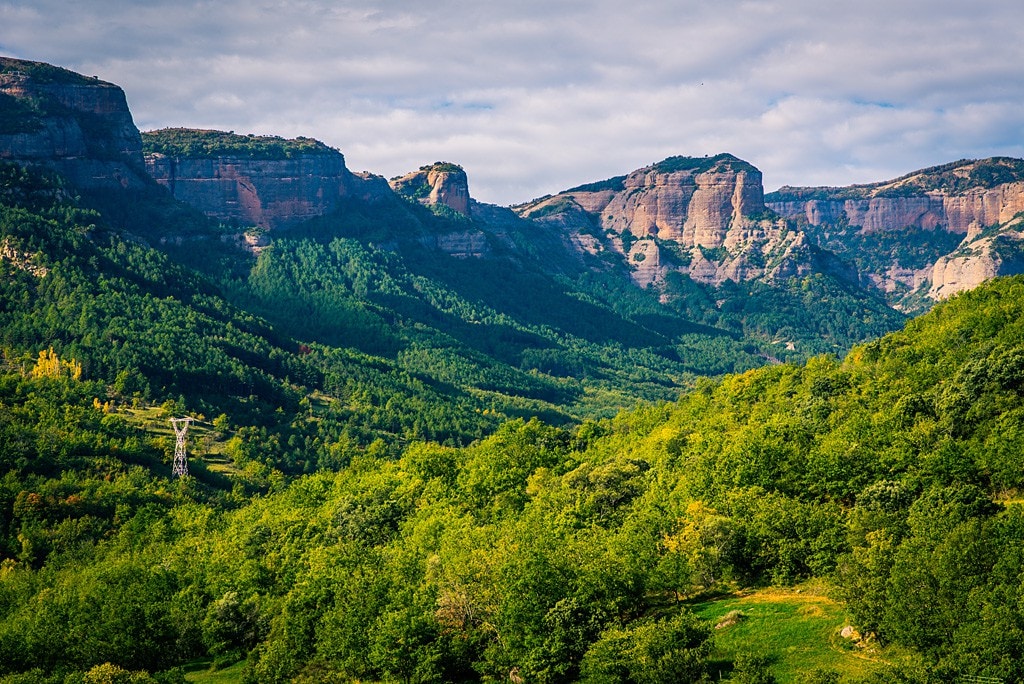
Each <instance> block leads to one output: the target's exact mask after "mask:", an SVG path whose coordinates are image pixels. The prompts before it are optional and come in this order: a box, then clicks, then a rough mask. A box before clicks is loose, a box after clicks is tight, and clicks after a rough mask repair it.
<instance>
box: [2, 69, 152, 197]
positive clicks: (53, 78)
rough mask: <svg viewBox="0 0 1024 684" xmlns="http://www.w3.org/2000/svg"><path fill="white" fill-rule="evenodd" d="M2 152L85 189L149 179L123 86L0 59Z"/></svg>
mask: <svg viewBox="0 0 1024 684" xmlns="http://www.w3.org/2000/svg"><path fill="white" fill-rule="evenodd" d="M0 114H2V115H0V159H4V160H10V161H16V162H19V163H29V164H40V165H44V166H48V167H50V168H53V169H55V170H56V171H59V172H60V173H62V174H64V175H65V176H66V177H67V178H68V179H69V180H71V182H72V183H74V184H76V185H78V186H79V187H82V188H113V187H142V186H144V185H145V184H146V179H145V171H144V165H143V160H142V141H141V139H140V137H139V131H138V129H137V128H136V127H135V123H134V122H133V120H132V116H131V112H130V111H129V110H128V103H127V101H126V100H125V95H124V91H122V90H121V89H120V88H119V87H117V86H115V85H113V84H111V83H106V82H104V81H100V80H99V79H95V78H88V77H85V76H81V75H79V74H75V73H73V72H71V71H67V70H65V69H60V68H57V67H53V66H50V65H47V64H41V63H39V62H28V61H23V60H16V59H9V58H0Z"/></svg>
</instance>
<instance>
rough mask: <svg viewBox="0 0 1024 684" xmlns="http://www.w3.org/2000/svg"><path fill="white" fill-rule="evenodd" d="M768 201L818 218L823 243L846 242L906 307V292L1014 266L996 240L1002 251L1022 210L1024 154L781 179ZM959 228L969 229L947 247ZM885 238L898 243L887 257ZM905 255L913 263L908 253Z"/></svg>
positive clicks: (873, 278)
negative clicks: (831, 180)
mask: <svg viewBox="0 0 1024 684" xmlns="http://www.w3.org/2000/svg"><path fill="white" fill-rule="evenodd" d="M766 205H767V206H768V207H769V208H770V209H772V210H774V211H776V212H778V213H779V214H781V215H782V216H785V217H787V218H792V219H795V220H797V221H798V222H801V223H806V225H808V226H811V227H813V228H814V229H815V230H814V233H815V234H816V235H818V236H819V238H820V241H821V242H822V243H823V244H828V245H829V246H830V247H833V248H836V249H838V251H840V252H843V251H844V249H845V248H846V246H848V247H849V250H848V253H847V254H845V256H848V257H849V258H851V259H853V260H856V261H859V262H861V263H866V264H871V266H870V267H869V268H868V269H867V270H866V271H865V273H864V274H863V276H864V279H865V281H866V282H867V283H869V284H871V285H872V286H874V287H877V288H878V289H879V290H881V291H882V292H883V293H885V294H886V295H888V296H889V297H890V301H891V302H892V303H893V304H895V305H896V306H898V307H901V306H903V304H904V300H905V299H906V298H907V297H908V296H910V301H913V302H919V299H918V298H916V297H915V296H913V295H914V294H915V293H917V294H920V295H923V296H924V299H925V300H926V301H927V300H935V299H941V298H945V297H948V296H949V295H950V294H953V293H956V292H960V291H962V290H965V289H969V288H972V287H975V286H976V285H978V284H979V283H981V282H982V281H984V280H986V279H988V278H991V277H994V276H995V275H1000V274H1004V273H1008V272H1015V271H1014V269H1015V268H1016V266H1015V265H1014V264H1015V263H1016V262H1015V260H1014V259H1009V260H1005V259H1003V258H1002V257H1000V256H999V254H997V252H996V251H994V246H996V245H997V244H1000V245H1002V247H1003V248H1004V249H1003V251H1004V252H1005V251H1006V249H1005V248H1006V246H1007V245H1012V244H1015V242H1012V243H1003V242H999V240H1000V238H999V237H998V236H999V234H1001V233H1004V232H1006V231H1007V230H1009V233H1010V234H1013V235H1015V234H1016V230H1014V229H1008V228H1007V227H1008V226H1009V225H1010V224H1011V223H1013V222H1014V221H1015V220H1016V217H1019V216H1020V215H1022V213H1024V160H1020V159H1011V158H1006V157H995V158H991V159H983V160H973V161H972V160H965V161H960V162H954V163H952V164H946V165H944V166H938V167H933V168H930V169H924V170H921V171H916V172H914V173H911V174H908V175H906V176H902V177H900V178H897V179H894V180H891V181H886V182H883V183H875V184H871V185H859V186H850V187H845V188H792V187H784V188H781V189H780V190H779V191H777V192H774V193H771V194H769V195H768V196H767V197H766ZM933 231H934V233H932V235H931V236H930V237H929V233H930V232H933ZM943 234H945V235H946V237H945V238H942V237H941V235H943ZM983 235H984V236H985V239H982V240H979V238H981V237H982V236H983ZM953 236H957V237H960V236H962V237H963V239H962V241H961V242H960V245H959V246H958V247H956V249H955V251H954V252H952V253H950V252H949V249H950V247H951V246H952V244H955V243H956V242H957V237H953ZM950 237H953V240H952V243H951V241H950V239H949V238H950ZM1007 239H1010V240H1011V241H1015V238H1014V237H1012V236H1011V237H1009V238H1007ZM993 240H996V242H992V241H993ZM883 244H888V245H890V246H892V245H895V246H894V247H890V249H891V254H890V255H888V256H889V258H888V259H886V258H885V257H886V256H887V255H886V254H885V253H884V251H880V249H881V247H880V246H881V245H883ZM943 246H944V247H943ZM901 247H902V249H901ZM1011 251H1012V250H1011ZM908 258H909V259H911V260H912V261H913V262H914V263H904V262H903V261H902V260H903V259H908Z"/></svg>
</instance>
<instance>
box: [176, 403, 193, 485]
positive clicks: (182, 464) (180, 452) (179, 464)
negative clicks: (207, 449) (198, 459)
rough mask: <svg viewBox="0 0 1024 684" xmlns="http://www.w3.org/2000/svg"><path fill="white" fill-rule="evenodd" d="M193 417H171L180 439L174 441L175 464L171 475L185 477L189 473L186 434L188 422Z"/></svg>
mask: <svg viewBox="0 0 1024 684" xmlns="http://www.w3.org/2000/svg"><path fill="white" fill-rule="evenodd" d="M191 422H192V418H190V417H188V416H186V417H185V418H171V425H172V426H173V427H174V434H175V436H177V438H178V440H177V442H175V443H174V465H172V466H171V477H175V476H177V477H184V476H186V475H188V456H187V455H186V453H185V436H186V434H187V433H188V424H189V423H191Z"/></svg>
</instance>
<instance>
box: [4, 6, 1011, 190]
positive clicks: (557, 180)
mask: <svg viewBox="0 0 1024 684" xmlns="http://www.w3.org/2000/svg"><path fill="white" fill-rule="evenodd" d="M1021 20H1024V8H1021V6H1020V5H1019V2H1018V0H976V2H972V3H952V2H935V1H934V0H907V1H906V2H900V3H893V2H891V1H890V0H886V1H885V2H883V1H882V0H862V2H859V3H856V4H847V3H822V2H820V1H817V0H787V1H785V2H783V1H782V0H722V1H721V2H716V3H710V2H696V1H694V0H684V1H682V2H669V1H668V0H634V1H633V2H630V3H622V2H620V1H619V0H615V1H614V2H613V1H612V0H586V1H584V0H565V1H563V2H557V3H551V2H549V1H547V0H543V1H541V0H518V1H517V2H514V3H491V2H470V1H468V0H435V1H434V2H431V3H423V2H422V1H420V0H417V1H415V2H413V1H412V0H387V1H381V0H360V1H356V0H340V1H338V0H335V1H331V0H276V1H275V0H246V1H245V2H242V1H241V0H221V1H220V2H212V1H211V0H183V1H175V2H172V1H171V0H145V1H143V0H135V1H134V2H130V3H126V2H124V0H94V1H92V2H89V3H67V2H65V1H64V0H31V1H29V0H13V1H11V0H8V1H6V2H4V0H0V52H3V53H6V54H11V55H13V56H16V57H22V58H26V59H37V60H41V61H48V62H51V63H56V64H60V65H62V66H66V67H68V68H71V69H75V70H77V71H81V72H83V73H86V74H90V75H92V74H95V75H98V76H100V77H101V78H104V79H106V80H109V81H113V82H115V83H117V84H119V85H121V86H122V87H124V89H125V91H126V93H127V96H128V100H129V103H130V105H131V107H132V111H133V114H134V116H135V118H136V122H137V123H138V124H139V126H140V127H141V128H143V129H149V128H159V127H164V126H197V127H204V128H223V129H227V130H236V131H239V132H255V133H272V134H280V135H286V136H295V135H309V136H313V137H316V138H319V139H321V140H324V141H325V142H327V143H328V144H331V145H333V146H336V147H338V148H339V149H341V150H342V151H343V152H344V153H345V155H346V158H347V160H348V162H349V165H350V166H351V167H352V168H355V169H368V170H372V171H375V172H378V173H382V174H384V175H388V176H390V175H397V174H399V173H402V172H404V171H407V170H410V169H413V168H416V167H418V166H419V165H421V164H423V163H427V162H431V161H435V160H438V159H445V160H450V161H456V162H459V163H461V164H463V165H464V166H465V167H466V168H467V170H468V171H469V174H470V183H471V186H472V191H473V193H474V195H475V196H477V197H479V198H481V199H483V200H485V201H492V202H498V203H513V202H520V201H524V200H527V199H530V198H532V197H535V196H539V195H542V194H546V193H550V192H556V191H558V190H560V189H563V188H565V187H569V186H571V185H576V184H579V183H583V182H587V181H590V180H596V179H599V178H605V177H608V176H612V175H618V174H621V173H625V172H628V171H630V170H632V169H634V168H637V167H639V166H642V165H645V164H649V163H652V162H654V161H657V160H659V159H662V158H664V157H666V156H669V155H673V154H693V155H702V154H713V153H716V152H720V151H729V152H732V153H734V154H737V155H739V156H741V157H743V158H745V159H747V160H749V161H751V162H752V163H753V164H755V165H756V166H758V167H759V168H760V169H761V170H762V171H763V173H764V177H765V185H766V187H767V188H768V189H772V188H774V187H777V186H779V185H782V184H830V185H841V184H846V183H850V182H866V181H870V180H881V179H884V178H891V177H894V176H897V175H900V174H902V173H905V172H908V171H911V170H914V169H916V168H920V167H921V166H926V165H931V164H936V163H941V162H945V161H951V160H953V159H958V158H962V157H981V156H990V155H993V154H1006V155H1014V156H1024V141H1022V140H1021V139H1020V135H1019V132H1020V130H1021V129H1022V125H1021V123H1022V122H1021V116H1022V114H1021V112H1024V107H1022V106H1021V105H1022V104H1024V80H1022V79H1020V78H1019V75H1018V74H1017V73H1015V72H1016V71H1018V70H1019V65H1020V64H1021V63H1024V42H1022V41H1020V40H1019V38H1018V36H1017V35H1016V34H1017V32H1018V27H1019V26H1020V23H1021Z"/></svg>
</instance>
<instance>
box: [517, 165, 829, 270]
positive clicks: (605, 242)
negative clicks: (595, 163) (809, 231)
mask: <svg viewBox="0 0 1024 684" xmlns="http://www.w3.org/2000/svg"><path fill="white" fill-rule="evenodd" d="M516 211H517V212H518V213H519V215H520V216H522V217H523V218H528V219H532V220H535V221H541V222H546V223H551V224H554V225H557V226H559V227H560V229H561V230H562V231H564V232H565V234H566V235H567V236H568V240H569V242H570V243H571V244H572V245H573V246H574V248H575V249H577V250H578V251H580V252H586V253H590V254H594V255H597V254H601V253H603V252H604V253H609V252H610V253H618V254H619V255H621V256H622V257H624V258H625V260H626V263H627V264H629V265H630V267H631V269H632V273H633V279H634V280H635V281H636V282H637V284H639V285H641V286H647V285H651V284H657V283H660V282H661V281H663V280H664V278H665V277H666V276H667V274H668V273H670V272H672V271H677V272H681V273H685V274H687V275H689V276H690V277H691V278H692V279H694V280H697V281H699V282H704V283H710V284H716V285H717V284H721V283H722V282H724V281H726V280H732V281H736V282H739V281H743V280H752V279H760V280H766V281H777V280H780V279H783V278H787V277H789V276H792V275H801V274H804V273H807V272H808V271H809V270H810V269H811V268H812V266H811V255H810V252H809V249H810V245H809V244H808V243H807V241H806V240H805V238H804V236H803V235H802V234H800V233H799V231H795V230H793V229H792V227H791V226H790V225H789V224H788V223H787V222H786V221H785V220H782V219H780V218H778V217H777V216H774V215H773V214H772V212H770V211H767V209H766V207H765V204H764V191H763V189H762V185H761V173H760V172H759V171H758V170H757V169H756V168H754V167H753V166H751V165H750V164H748V163H747V162H745V161H743V160H741V159H738V158H736V157H734V156H732V155H729V154H720V155H717V156H714V157H671V158H669V159H666V160H664V161H662V162H659V163H657V164H654V165H652V166H648V167H644V168H642V169H638V170H636V171H633V172H632V173H630V174H628V175H626V176H619V177H616V178H611V179H609V180H607V181H601V182H598V183H591V184H588V185H581V186H579V187H576V188H572V189H570V190H566V191H565V192H562V193H559V194H557V195H554V196H550V197H544V198H541V199H539V200H535V201H534V202H530V203H528V204H525V205H522V206H519V207H516Z"/></svg>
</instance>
